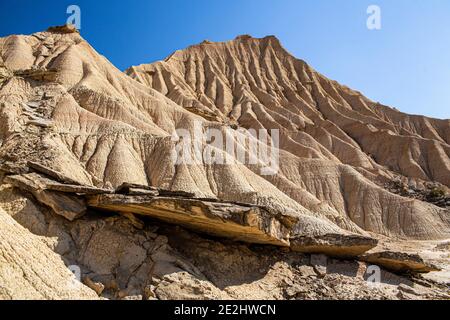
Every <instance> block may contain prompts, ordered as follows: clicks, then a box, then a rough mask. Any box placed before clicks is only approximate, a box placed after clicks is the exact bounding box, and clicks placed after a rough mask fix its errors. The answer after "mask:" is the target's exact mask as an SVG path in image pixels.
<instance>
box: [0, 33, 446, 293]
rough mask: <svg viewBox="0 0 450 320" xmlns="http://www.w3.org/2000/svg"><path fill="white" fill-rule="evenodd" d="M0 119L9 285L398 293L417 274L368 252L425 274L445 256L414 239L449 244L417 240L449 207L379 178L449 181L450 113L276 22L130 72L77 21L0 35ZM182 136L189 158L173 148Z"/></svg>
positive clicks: (442, 221)
mask: <svg viewBox="0 0 450 320" xmlns="http://www.w3.org/2000/svg"><path fill="white" fill-rule="evenodd" d="M130 76H131V77H130ZM0 119H1V121H0V231H1V232H0V238H1V240H2V241H1V243H0V298H6V299H11V298H32V299H34V298H44V299H62V298H89V299H90V298H95V297H97V295H100V296H103V297H106V298H118V299H121V298H140V299H142V298H144V299H150V298H155V297H156V298H159V299H172V298H247V297H249V296H251V297H255V298H277V299H282V298H316V299H317V298H318V299H321V298H367V297H376V298H401V299H403V298H411V297H413V296H414V294H411V292H412V291H411V289H410V287H406V288H405V286H410V285H411V286H412V285H413V282H411V279H407V278H405V277H397V276H394V275H393V274H390V273H388V272H386V271H385V270H382V272H383V283H382V284H381V286H380V287H378V288H375V289H373V288H371V287H370V285H369V284H368V283H367V282H366V281H365V278H366V277H367V274H366V270H367V269H368V267H369V265H368V264H367V263H365V262H361V260H364V259H365V260H366V261H370V262H371V263H379V264H380V265H385V266H387V268H390V269H393V270H408V271H411V270H412V267H414V268H416V271H417V270H419V272H423V271H433V270H437V269H436V268H435V267H434V266H431V265H430V266H429V265H428V262H427V261H424V260H422V259H421V257H419V256H418V255H417V250H418V249H417V248H434V247H436V245H437V244H438V246H439V248H441V246H443V247H442V248H444V249H439V250H440V251H439V259H441V258H442V257H444V256H446V255H447V252H446V250H445V243H439V242H430V241H427V242H423V245H422V246H420V245H419V242H409V241H408V240H411V239H416V240H430V239H446V238H449V237H450V214H449V210H448V208H445V206H444V207H442V208H441V207H438V206H436V205H434V204H431V203H427V202H425V201H421V200H418V199H412V198H410V197H405V196H404V194H403V193H402V195H399V194H394V193H393V192H391V190H387V189H386V188H384V187H383V186H384V183H390V182H392V180H393V179H400V180H402V181H404V182H407V183H409V184H411V185H413V186H414V187H417V188H419V189H420V188H422V187H424V186H427V184H429V183H432V184H433V186H436V187H437V188H440V189H437V190H438V191H439V190H441V189H442V190H443V192H445V191H447V190H448V189H446V188H447V187H448V186H449V181H448V179H449V172H450V171H449V154H450V153H449V127H450V124H449V121H448V120H433V119H429V118H425V117H420V116H408V115H404V114H401V113H399V112H397V111H395V110H392V109H390V108H388V107H385V106H381V105H379V104H375V103H373V102H371V101H369V100H368V99H366V98H364V97H363V96H362V95H361V94H359V93H357V92H354V91H352V90H350V89H348V88H346V87H344V86H341V85H339V84H337V83H336V82H333V81H331V80H328V79H326V78H325V77H324V76H322V75H320V74H318V73H317V72H315V71H314V70H312V69H311V68H310V67H309V66H308V65H307V64H306V63H305V62H302V61H300V60H297V59H295V58H294V57H292V56H291V55H289V54H288V53H287V52H286V51H285V50H284V49H283V48H282V47H281V45H280V44H279V42H278V40H276V39H275V38H274V37H267V38H264V39H253V38H251V37H248V36H241V37H238V38H237V39H236V40H234V41H230V42H226V43H210V42H205V43H203V44H201V45H197V46H193V47H190V48H188V49H186V50H183V51H177V52H175V53H174V54H173V55H171V56H170V57H169V58H167V59H166V60H165V61H162V62H157V63H155V64H152V65H142V66H139V67H132V68H130V69H129V70H128V71H127V72H126V73H123V72H121V71H120V70H118V69H116V68H115V67H114V66H113V65H112V64H111V63H110V62H109V61H108V60H107V59H105V58H104V57H102V56H101V55H99V54H98V53H97V52H96V51H95V50H94V49H93V48H92V47H91V46H90V45H89V44H88V43H87V42H86V41H85V40H83V39H82V37H81V36H80V34H79V33H78V32H77V31H76V30H75V29H74V28H72V27H69V26H62V27H54V28H50V29H49V30H47V31H45V32H38V33H35V34H33V35H30V36H24V35H20V36H9V37H5V38H0ZM259 129H263V130H262V132H264V130H268V131H269V132H270V134H271V139H266V140H264V139H263V140H261V139H260V140H258V139H256V137H254V136H253V135H252V134H251V133H252V130H259ZM272 129H278V130H279V137H280V139H279V144H276V143H275V140H274V137H275V136H276V134H275V133H272V131H271V130H272ZM210 132H213V133H214V136H213V137H211V136H208V134H209V133H210ZM205 135H206V136H205ZM221 137H226V144H228V143H230V144H231V145H233V146H235V147H236V149H232V150H230V149H228V148H220V146H219V145H216V144H214V143H212V142H213V141H212V140H214V141H216V140H217V139H219V140H220V138H221ZM180 146H181V147H183V148H186V149H182V150H181V151H184V154H183V155H184V156H186V158H184V159H183V158H182V160H186V159H190V160H191V161H190V162H186V161H181V162H176V161H175V160H176V159H175V158H174V154H175V153H178V152H179V151H180V150H179V149H178V148H179V147H180ZM256 149H263V150H266V151H267V154H268V155H276V157H275V158H270V157H269V158H270V159H267V158H264V157H262V158H261V157H258V156H257V155H258V153H257V152H256V151H257V150H256ZM186 150H187V151H186ZM399 150H402V151H403V153H402V154H399V152H398V151H399ZM178 155H179V154H178ZM240 156H243V158H241V157H240ZM211 158H212V159H213V160H216V161H211V160H212V159H211ZM221 158H222V159H225V162H224V163H222V162H220V161H218V160H220V159H221ZM275 159H276V161H275ZM274 164H275V166H273V165H274ZM268 167H269V169H270V170H267V169H268ZM406 191H407V190H405V192H406ZM406 193H407V192H406ZM105 211H108V212H105ZM149 217H150V218H149ZM141 219H142V221H141ZM161 221H163V222H164V223H168V225H166V224H164V223H161ZM19 224H20V225H21V226H20V225H19ZM174 225H175V226H174ZM180 225H181V226H184V227H186V228H187V229H188V230H190V231H185V230H183V229H181V228H179V226H180ZM27 229H28V230H27ZM193 232H199V235H196V234H194V233H193ZM204 234H207V235H209V236H213V237H208V239H206V238H203V235H204ZM383 235H384V236H388V237H390V238H389V239H388V240H389V241H392V243H390V242H389V246H388V247H386V246H385V242H384V241H385V240H386V238H385V237H383ZM398 238H403V239H405V240H407V242H405V243H406V245H405V247H408V246H409V245H410V246H411V247H412V249H411V248H410V247H408V248H409V250H408V253H407V254H405V253H397V252H395V250H396V248H399V246H398V245H397V241H396V240H398ZM224 239H227V240H224ZM377 240H380V242H381V243H380V245H379V247H377V248H375V249H374V251H372V252H368V253H367V254H366V255H364V256H361V254H362V253H365V252H366V251H368V250H369V249H371V248H372V247H374V246H375V245H376V243H377ZM239 241H242V242H243V243H240V242H239ZM386 241H387V240H386ZM249 243H251V244H252V245H249ZM420 243H422V242H420ZM255 244H258V245H255ZM272 245H273V246H272ZM280 247H285V248H284V249H280ZM436 248H437V247H436ZM416 249H417V250H416ZM427 250H428V249H427ZM433 250H434V249H433ZM429 251H431V249H430V250H429ZM447 251H448V250H447ZM318 253H324V254H327V255H328V256H329V258H327V257H325V256H317V255H316V254H318ZM433 254H434V253H433ZM336 256H338V257H341V256H344V257H346V258H355V259H359V260H360V261H353V262H349V263H346V262H345V263H344V262H342V261H337V260H336V261H335V260H332V259H331V258H330V257H336ZM317 259H319V260H320V261H318V260H317ZM327 259H328V260H327ZM402 259H403V260H405V261H401V260H402ZM406 260H408V261H409V262H408V261H406ZM28 261H34V262H35V263H34V264H33V266H29V265H28V264H27V263H28ZM407 262H408V263H407ZM441 262H442V261H441ZM381 263H383V264H381ZM64 264H66V265H68V264H76V265H79V266H80V268H81V271H82V276H83V279H82V280H83V282H84V283H85V284H86V285H87V286H89V287H90V288H92V289H93V290H95V292H96V294H94V293H93V291H91V290H88V289H87V288H86V287H84V286H81V285H80V284H79V282H76V283H75V287H73V286H71V284H73V281H72V280H73V277H71V276H70V273H68V270H67V269H66V268H65V266H64ZM411 266H412V267H411ZM439 266H440V267H442V268H443V269H445V272H447V271H446V270H447V269H446V268H447V267H448V266H447V263H445V261H444V262H442V263H440V264H439ZM324 267H325V269H327V268H328V271H329V272H328V274H327V275H324V274H323V272H322V271H321V270H322V269H323V268H324ZM399 268H400V269H399ZM46 270H52V271H53V273H54V274H53V275H50V276H49V275H48V274H46V272H45V271H46ZM223 270H227V272H225V273H224V272H223ZM413 271H414V270H413ZM11 274H13V275H14V276H13V277H12V278H11V277H10V275H11ZM348 274H351V275H350V276H349V275H348ZM444 277H445V276H444ZM311 279H312V280H311ZM392 279H394V280H392ZM391 280H392V281H391ZM65 281H69V285H68V286H65V285H63V286H59V287H56V286H57V285H59V284H61V283H63V282H64V284H65V283H66V282H65ZM423 281H424V280H422V282H421V283H422V284H423V283H424V282H423ZM286 284H288V285H286ZM336 286H338V287H339V290H334V289H332V288H333V287H336ZM270 288H272V289H270ZM321 288H326V289H325V291H324V290H322V289H321ZM418 288H419V289H418V291H417V292H416V294H417V297H422V298H446V297H448V295H447V291H448V290H447V289H445V288H444V289H443V287H439V286H437V285H436V284H435V283H432V282H430V283H425V286H418ZM75 289H76V290H75ZM74 290H75V291H74ZM311 292H312V293H311Z"/></svg>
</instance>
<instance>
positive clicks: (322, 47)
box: [0, 0, 450, 119]
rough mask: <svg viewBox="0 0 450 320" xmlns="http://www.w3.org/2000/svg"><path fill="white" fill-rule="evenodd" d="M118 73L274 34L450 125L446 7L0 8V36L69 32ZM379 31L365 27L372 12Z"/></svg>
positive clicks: (226, 0) (416, 3)
mask: <svg viewBox="0 0 450 320" xmlns="http://www.w3.org/2000/svg"><path fill="white" fill-rule="evenodd" d="M71 4H76V5H78V6H79V7H80V8H81V34H82V36H83V37H84V38H85V39H86V40H88V41H89V42H90V43H91V45H92V46H93V47H94V48H95V49H96V50H97V51H99V52H100V53H101V54H103V55H104V56H106V57H107V58H108V59H109V60H110V61H111V62H112V63H113V64H114V65H116V66H117V67H118V68H119V69H121V70H124V69H126V68H127V67H129V66H131V65H137V64H141V63H148V62H153V61H156V60H160V59H163V58H165V57H166V56H168V55H169V54H170V53H172V52H173V51H175V50H177V49H182V48H185V47H187V46H189V45H191V44H195V43H198V42H201V41H203V40H204V39H208V40H211V41H225V40H230V39H233V38H235V37H236V35H239V34H251V35H252V36H255V37H263V36H265V35H276V36H277V37H278V38H279V39H280V40H281V42H282V43H283V45H284V47H285V48H286V49H287V50H288V51H290V52H291V53H292V54H293V55H295V56H296V57H298V58H301V59H303V60H306V61H307V62H308V63H309V64H310V65H311V66H312V67H314V68H315V69H316V70H318V71H319V72H321V73H323V74H325V75H326V76H328V77H329V78H332V79H335V80H337V81H339V82H341V83H343V84H346V85H348V86H350V87H352V88H354V89H357V90H359V91H361V92H362V93H364V94H365V95H366V96H368V97H369V98H371V99H373V100H375V101H379V102H381V103H384V104H387V105H390V106H393V107H396V108H397V109H399V110H401V111H404V112H407V113H412V114H424V115H428V116H432V117H438V118H447V119H448V118H450V0H222V1H219V0H184V1H181V0H165V1H163V0H160V1H155V0H147V1H144V0H142V1H141V0H127V1H101V0H95V1H92V0H90V1H83V0H80V1H78V0H71V1H65V0H58V1H54V0H40V1H35V0H14V1H12V0H0V14H1V19H0V36H5V35H9V34H30V33H33V32H36V31H41V30H45V29H47V27H48V26H51V25H59V24H64V23H65V22H66V19H67V17H68V16H69V15H68V14H67V13H66V9H67V7H68V6H69V5H71ZM372 4H374V5H378V6H379V7H380V8H381V23H382V24H381V27H382V28H381V30H369V29H368V28H367V27H366V20H367V18H368V14H367V13H366V10H367V8H368V6H369V5H372Z"/></svg>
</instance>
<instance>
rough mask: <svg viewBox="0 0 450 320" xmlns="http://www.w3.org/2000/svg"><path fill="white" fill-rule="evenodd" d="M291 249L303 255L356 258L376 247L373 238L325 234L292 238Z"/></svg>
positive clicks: (375, 241)
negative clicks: (313, 254)
mask: <svg viewBox="0 0 450 320" xmlns="http://www.w3.org/2000/svg"><path fill="white" fill-rule="evenodd" d="M290 240H291V248H292V250H294V251H298V252H305V253H325V254H327V255H329V256H331V257H341V258H345V257H347V258H348V257H357V256H359V255H361V254H363V253H364V252H366V251H369V250H370V249H372V248H374V247H376V245H377V243H378V241H377V240H376V239H374V238H370V237H365V236H360V235H345V234H326V235H322V236H293V237H291V239H290Z"/></svg>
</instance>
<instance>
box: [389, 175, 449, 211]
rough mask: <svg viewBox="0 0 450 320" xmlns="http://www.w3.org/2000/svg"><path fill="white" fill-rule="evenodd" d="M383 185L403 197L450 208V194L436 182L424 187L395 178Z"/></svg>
mask: <svg viewBox="0 0 450 320" xmlns="http://www.w3.org/2000/svg"><path fill="white" fill-rule="evenodd" d="M383 186H384V188H385V189H387V190H389V191H390V192H392V193H395V194H398V195H401V196H402V197H407V198H413V199H418V200H421V201H425V202H429V203H432V204H434V205H436V206H438V207H442V208H450V196H449V195H448V193H447V192H446V190H445V188H444V187H443V186H439V185H438V184H435V183H426V184H425V186H424V187H423V188H417V187H414V186H412V185H410V184H407V183H404V182H402V181H400V180H394V181H389V182H386V183H384V185H383Z"/></svg>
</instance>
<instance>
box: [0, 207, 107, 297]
mask: <svg viewBox="0 0 450 320" xmlns="http://www.w3.org/2000/svg"><path fill="white" fill-rule="evenodd" d="M97 298H98V296H97V295H96V293H95V292H94V291H92V290H90V289H89V288H87V287H85V286H83V285H82V284H81V283H80V282H78V281H77V280H76V278H75V276H74V275H73V274H72V273H71V272H70V271H69V269H68V268H67V267H66V266H65V264H64V262H63V260H62V259H61V256H59V255H58V254H56V253H55V252H53V250H52V249H51V248H49V246H48V245H47V244H46V243H45V242H44V241H43V240H42V239H40V238H39V237H38V236H36V235H34V234H32V233H30V231H29V230H27V229H25V228H24V227H22V226H21V225H20V224H18V223H17V222H16V221H15V220H14V219H13V218H12V217H11V216H9V215H8V214H7V213H6V212H5V211H4V210H3V209H1V208H0V299H20V300H22V299H46V300H48V299H97Z"/></svg>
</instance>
